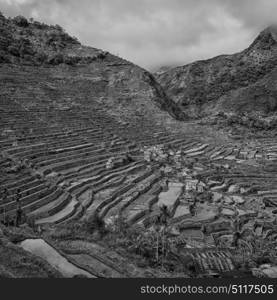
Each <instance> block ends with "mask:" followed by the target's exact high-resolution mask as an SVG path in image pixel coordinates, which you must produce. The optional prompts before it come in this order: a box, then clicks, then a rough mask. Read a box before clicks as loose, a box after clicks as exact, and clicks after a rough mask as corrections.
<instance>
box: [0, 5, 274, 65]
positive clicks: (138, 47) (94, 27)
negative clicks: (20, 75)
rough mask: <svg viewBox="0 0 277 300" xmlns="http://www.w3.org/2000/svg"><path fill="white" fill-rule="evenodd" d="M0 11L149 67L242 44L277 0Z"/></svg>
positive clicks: (266, 21) (270, 18) (268, 18)
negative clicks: (52, 26) (57, 27)
mask: <svg viewBox="0 0 277 300" xmlns="http://www.w3.org/2000/svg"><path fill="white" fill-rule="evenodd" d="M0 10H1V11H2V13H4V14H5V15H6V16H15V15H24V16H26V17H33V18H35V19H37V20H39V21H43V22H45V23H50V24H60V25H61V26H63V27H64V28H65V29H66V31H67V32H68V33H70V34H71V35H74V36H76V37H77V38H78V39H79V40H80V41H81V42H82V43H84V44H86V45H90V46H93V47H96V48H101V49H103V50H108V51H110V52H112V53H113V54H117V55H120V56H121V57H124V58H126V59H128V60H130V61H132V62H134V63H137V64H138V65H140V66H142V67H145V68H147V69H149V70H153V69H155V68H157V67H159V66H167V65H183V64H186V63H189V62H192V61H194V60H198V59H204V58H210V57H213V56H216V55H219V54H223V53H234V52H236V51H240V50H242V49H244V48H246V47H247V46H248V45H249V44H250V43H251V42H252V40H253V39H254V38H255V37H256V36H257V35H258V33H259V32H260V31H261V30H262V29H263V28H265V27H266V26H268V25H270V24H271V23H272V22H274V19H277V18H276V12H277V0H0Z"/></svg>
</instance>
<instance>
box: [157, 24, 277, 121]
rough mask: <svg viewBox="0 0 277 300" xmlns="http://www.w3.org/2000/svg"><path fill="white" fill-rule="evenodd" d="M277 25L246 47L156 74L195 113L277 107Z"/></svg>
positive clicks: (170, 93)
mask: <svg viewBox="0 0 277 300" xmlns="http://www.w3.org/2000/svg"><path fill="white" fill-rule="evenodd" d="M276 66H277V29H276V27H274V26H272V27H269V28H267V29H265V30H264V31H262V32H261V33H260V34H259V35H258V37H257V38H256V39H255V40H254V42H253V43H252V44H251V45H250V46H249V47H248V48H247V49H245V50H244V51H242V52H240V53H236V54H233V55H221V56H217V57H214V58H211V59H208V60H201V61H196V62H193V63H191V64H188V65H184V66H180V67H177V68H172V69H170V70H168V71H166V72H163V73H161V74H156V78H157V80H158V82H159V83H160V84H161V86H162V87H163V88H164V90H165V92H166V93H167V95H168V96H169V97H170V99H172V100H173V101H175V102H176V103H178V104H179V105H180V107H182V111H183V112H185V113H186V114H187V115H190V116H192V117H196V118H198V117H203V116H206V115H210V114H214V113H218V112H219V111H222V112H235V113H236V112H241V111H244V112H255V111H256V112H261V113H265V114H267V113H273V112H275V111H276V110H277V69H276Z"/></svg>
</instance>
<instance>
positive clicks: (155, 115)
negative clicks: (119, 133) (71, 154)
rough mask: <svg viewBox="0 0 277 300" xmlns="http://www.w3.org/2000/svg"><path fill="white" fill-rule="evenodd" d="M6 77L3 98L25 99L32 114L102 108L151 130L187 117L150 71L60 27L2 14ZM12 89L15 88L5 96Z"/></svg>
mask: <svg viewBox="0 0 277 300" xmlns="http://www.w3.org/2000/svg"><path fill="white" fill-rule="evenodd" d="M0 77H1V80H2V82H3V81H5V82H6V84H5V85H3V86H2V93H5V94H6V95H8V96H10V97H13V95H14V93H17V94H21V95H22V101H21V104H23V105H24V107H25V108H27V109H28V108H32V109H34V108H35V107H37V108H39V109H41V108H42V107H44V108H45V109H57V110H59V109H61V107H66V109H71V108H75V107H80V106H82V109H87V110H92V111H93V109H94V108H95V106H98V107H101V108H103V110H104V111H105V112H106V113H107V114H110V115H113V116H114V117H115V118H116V119H117V120H118V121H123V122H128V123H135V122H140V123H144V122H146V121H147V122H148V123H149V125H150V126H156V125H157V126H160V125H162V124H163V123H165V122H166V121H167V120H168V121H170V120H172V119H173V118H176V119H183V118H184V116H183V113H182V112H181V110H180V109H179V108H178V105H177V104H176V103H174V102H173V101H171V100H170V99H169V98H168V97H167V96H166V95H165V93H164V92H163V90H162V88H161V87H160V85H159V84H158V83H157V82H156V80H155V78H154V77H153V76H152V75H151V74H150V73H149V72H147V71H146V70H144V69H142V68H140V67H138V66H136V65H134V64H132V63H130V62H128V61H126V60H124V59H121V58H119V57H116V56H114V55H112V54H110V53H108V52H106V51H102V50H99V49H96V48H92V47H86V46H83V45H81V44H80V43H79V41H78V40H77V39H76V38H73V37H71V36H69V35H68V34H67V33H65V32H64V30H63V29H62V28H61V27H59V26H57V25H56V26H48V25H46V24H42V23H39V22H36V21H28V20H27V19H25V18H24V17H16V18H14V19H7V18H5V17H4V16H3V15H0ZM9 84H10V87H11V84H13V87H15V88H13V89H11V88H10V89H9V90H7V91H6V92H5V91H4V90H5V89H7V88H8V86H9ZM30 93H31V94H32V97H29V98H28V97H26V95H30ZM42 99H43V100H42Z"/></svg>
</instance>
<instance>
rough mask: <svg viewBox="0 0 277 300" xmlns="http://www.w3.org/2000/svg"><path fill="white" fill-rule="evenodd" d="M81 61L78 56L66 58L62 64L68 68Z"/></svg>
mask: <svg viewBox="0 0 277 300" xmlns="http://www.w3.org/2000/svg"><path fill="white" fill-rule="evenodd" d="M80 61H81V57H78V56H66V57H65V58H64V63H65V64H67V65H70V66H74V65H76V64H78V63H79V62H80Z"/></svg>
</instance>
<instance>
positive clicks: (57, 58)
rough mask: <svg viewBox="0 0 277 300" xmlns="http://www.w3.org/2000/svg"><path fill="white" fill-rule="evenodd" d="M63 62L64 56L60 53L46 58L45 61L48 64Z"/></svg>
mask: <svg viewBox="0 0 277 300" xmlns="http://www.w3.org/2000/svg"><path fill="white" fill-rule="evenodd" d="M63 62H64V57H63V55H62V54H61V53H59V54H56V55H54V56H51V57H50V58H49V59H48V60H47V63H48V64H50V65H59V64H62V63H63Z"/></svg>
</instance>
